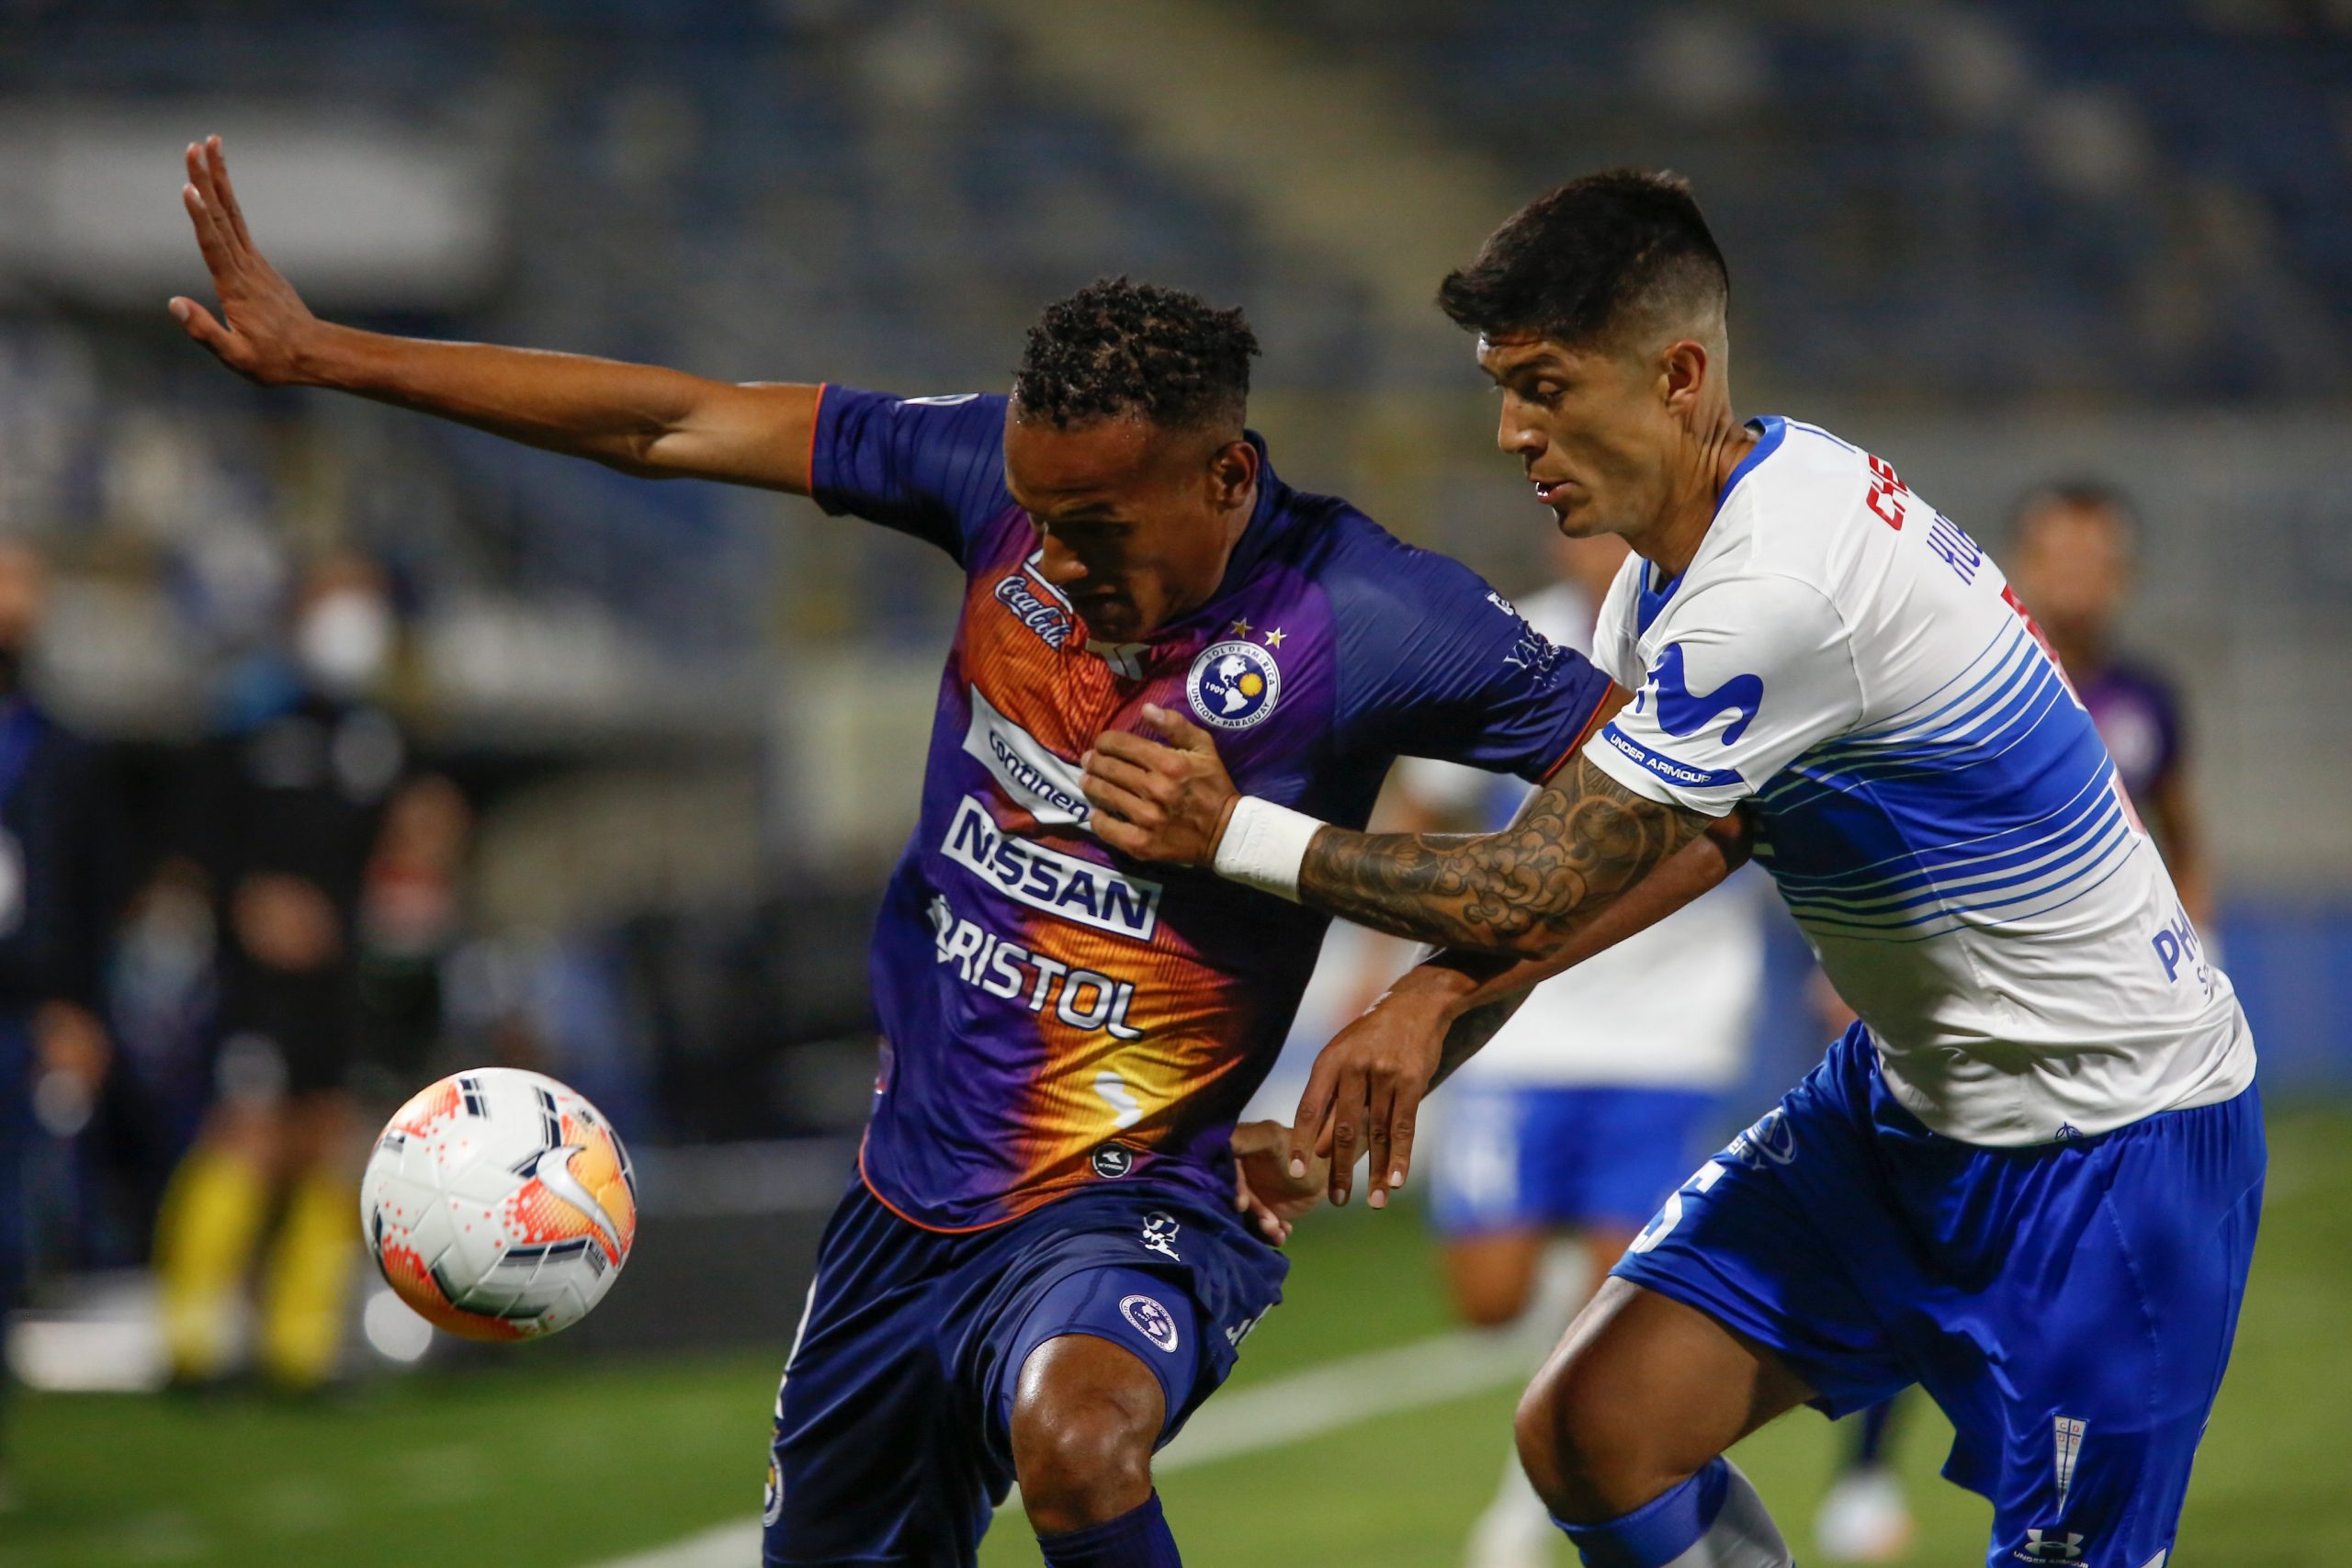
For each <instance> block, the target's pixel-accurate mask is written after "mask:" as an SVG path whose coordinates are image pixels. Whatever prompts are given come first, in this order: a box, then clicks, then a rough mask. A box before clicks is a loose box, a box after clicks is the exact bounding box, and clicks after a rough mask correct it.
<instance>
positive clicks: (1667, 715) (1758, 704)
mask: <svg viewBox="0 0 2352 1568" xmlns="http://www.w3.org/2000/svg"><path fill="white" fill-rule="evenodd" d="M1649 685H1650V688H1651V690H1653V691H1655V692H1657V726H1658V728H1660V729H1663V730H1665V731H1666V732H1667V733H1668V735H1673V736H1685V735H1696V734H1698V733H1699V731H1701V730H1702V729H1704V728H1707V726H1708V725H1710V724H1712V723H1713V722H1714V720H1715V718H1716V716H1718V715H1720V714H1722V713H1724V711H1725V710H1726V709H1728V710H1729V711H1730V712H1731V713H1732V714H1734V715H1735V717H1734V718H1733V719H1732V721H1731V722H1730V723H1729V724H1727V725H1725V726H1724V735H1723V743H1724V745H1726V746H1728V745H1730V744H1731V743H1732V742H1733V741H1735V740H1737V739H1739V738H1740V737H1741V736H1743V735H1745V734H1747V727H1748V725H1749V724H1750V723H1751V722H1753V721H1754V719H1755V717H1756V716H1757V714H1758V713H1759V712H1760V711H1762V709H1763V706H1764V682H1763V681H1762V680H1761V679H1760V678H1758V677H1757V676H1754V675H1734V676H1733V677H1732V678H1731V679H1730V680H1728V681H1725V682H1724V683H1723V684H1722V685H1720V686H1717V687H1716V688H1715V689H1714V690H1713V691H1712V692H1693V691H1691V688H1690V687H1689V686H1688V685H1687V684H1685V683H1684V681H1683V674H1682V645H1681V644H1680V643H1679V642H1673V643H1668V644H1667V646H1666V649H1665V650H1664V651H1663V652H1661V653H1660V654H1659V655H1658V656H1657V664H1655V665H1653V666H1652V667H1651V669H1650V678H1649Z"/></svg>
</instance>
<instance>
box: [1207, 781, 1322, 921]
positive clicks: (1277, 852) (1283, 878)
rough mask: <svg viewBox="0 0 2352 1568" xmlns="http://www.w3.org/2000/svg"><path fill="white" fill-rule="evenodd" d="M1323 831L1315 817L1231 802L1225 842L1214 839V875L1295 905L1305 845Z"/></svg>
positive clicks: (1260, 803) (1246, 799) (1248, 801)
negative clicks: (1231, 808)
mask: <svg viewBox="0 0 2352 1568" xmlns="http://www.w3.org/2000/svg"><path fill="white" fill-rule="evenodd" d="M1322 827H1323V822H1322V820H1321V818H1315V817H1309V816H1308V815H1306V812H1304V811H1293V810H1292V809H1291V808H1290V807H1287V806H1276V805H1275V804H1274V803H1273V802H1272V801H1271V800H1261V799H1259V798H1258V797H1257V796H1256V795H1243V796H1242V797H1241V798H1240V799H1239V800H1237V801H1235V802H1234V803H1233V815H1232V816H1231V817H1229V818H1227V819H1226V824H1225V837H1224V838H1222V839H1219V840H1217V845H1216V874H1218V875H1219V876H1222V877H1225V878H1227V880H1229V881H1233V882H1238V883H1240V884H1241V885H1242V886H1246V887H1255V888H1257V889H1259V890H1260V891H1261V892H1265V893H1275V894H1280V895H1281V896H1282V897H1284V898H1287V899H1289V900H1290V901H1291V902H1292V903H1294V904H1295V903H1297V902H1298V873H1299V868H1300V867H1301V866H1303V865H1305V864H1306V845H1307V842H1308V840H1311V839H1313V838H1314V837H1315V835H1316V833H1317V830H1318V829H1321V828H1322Z"/></svg>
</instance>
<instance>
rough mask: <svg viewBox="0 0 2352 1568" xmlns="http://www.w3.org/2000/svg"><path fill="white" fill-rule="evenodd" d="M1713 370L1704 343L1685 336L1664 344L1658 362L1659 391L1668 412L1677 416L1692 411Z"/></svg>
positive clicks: (1694, 410) (1695, 409)
mask: <svg viewBox="0 0 2352 1568" xmlns="http://www.w3.org/2000/svg"><path fill="white" fill-rule="evenodd" d="M1712 369H1713V365H1712V364H1711V362H1710V360H1709V357H1708V355H1707V348H1706V345H1705V344H1702V343H1699V342H1697V341H1695V340H1693V339H1691V338H1687V337H1686V338H1677V339H1676V340H1675V341H1674V342H1672V343H1670V344H1667V345H1666V352H1665V353H1664V354H1663V355H1660V356H1659V359H1658V392H1659V395H1660V397H1661V398H1662V399H1663V400H1664V401H1665V403H1666V406H1667V409H1668V411H1669V412H1673V413H1675V414H1678V415H1688V414H1691V413H1693V412H1696V411H1697V409H1698V405H1699V394H1700V392H1701V391H1702V389H1704V388H1705V386H1706V384H1707V376H1708V373H1709V371H1711V370H1712Z"/></svg>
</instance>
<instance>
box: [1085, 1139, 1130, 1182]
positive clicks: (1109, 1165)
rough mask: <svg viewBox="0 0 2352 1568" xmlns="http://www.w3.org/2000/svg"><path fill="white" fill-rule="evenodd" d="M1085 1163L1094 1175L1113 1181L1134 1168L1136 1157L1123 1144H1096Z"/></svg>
mask: <svg viewBox="0 0 2352 1568" xmlns="http://www.w3.org/2000/svg"><path fill="white" fill-rule="evenodd" d="M1086 1163H1087V1164H1089V1165H1091V1166H1092V1167H1093V1168H1094V1174H1095V1175H1097V1176H1100V1177H1103V1178H1104V1179H1107V1180H1113V1181H1115V1180H1117V1179H1119V1178H1120V1177H1122V1176H1125V1175H1126V1174H1127V1172H1129V1171H1131V1170H1133V1169H1134V1168H1136V1156H1135V1151H1134V1150H1133V1149H1130V1148H1128V1147H1127V1146H1126V1145H1125V1144H1097V1145H1095V1146H1094V1154H1093V1156H1092V1157H1091V1158H1090V1159H1088V1161H1087V1162H1086Z"/></svg>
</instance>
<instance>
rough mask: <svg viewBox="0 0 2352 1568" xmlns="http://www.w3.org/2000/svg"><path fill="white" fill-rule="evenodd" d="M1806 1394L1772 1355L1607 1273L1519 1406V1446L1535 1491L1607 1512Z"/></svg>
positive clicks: (1697, 1463)
mask: <svg viewBox="0 0 2352 1568" xmlns="http://www.w3.org/2000/svg"><path fill="white" fill-rule="evenodd" d="M1812 1397H1813V1390H1812V1389H1810V1388H1809V1387H1807V1386H1806V1384H1805V1382H1804V1380H1803V1379H1802V1378H1800V1377H1798V1376H1797V1375H1796V1373H1794V1372H1793V1371H1791V1370H1790V1369H1789V1368H1788V1367H1787V1366H1786V1365H1785V1364H1784V1363H1783V1362H1782V1361H1781V1359H1779V1358H1778V1357H1776V1356H1775V1355H1774V1354H1773V1353H1772V1352H1771V1351H1770V1349H1769V1348H1765V1347H1763V1346H1760V1345H1758V1344H1756V1343H1755V1342H1753V1341H1751V1340H1747V1339H1745V1338H1743V1337H1740V1336H1738V1335H1737V1334H1735V1333H1734V1332H1732V1331H1731V1330H1730V1329H1728V1328H1726V1327H1725V1326H1724V1325H1723V1324H1721V1323H1719V1322H1717V1321H1716V1320H1715V1319H1713V1318H1712V1317H1710V1316H1708V1315H1707V1314H1705V1313H1703V1312H1701V1311H1700V1310H1698V1309H1697V1308H1695V1307H1692V1306H1689V1305H1686V1304H1684V1303H1681V1302H1678V1301H1674V1300H1671V1299H1669V1298H1668V1297H1666V1296H1662V1295H1659V1294H1658V1293H1657V1292H1654V1291H1649V1290H1645V1289H1644V1288H1642V1287H1641V1286H1638V1285H1635V1284H1634V1283H1632V1282H1630V1281H1629V1280H1623V1279H1616V1278H1611V1279H1610V1280H1605V1281H1603V1282H1602V1284H1601V1287H1600V1291H1599V1292H1598V1293H1596V1294H1595V1295H1594V1297H1593V1299H1592V1301H1591V1302H1590V1303H1589V1304H1588V1305H1587V1306H1586V1307H1585V1309H1584V1311H1583V1312H1582V1313H1580V1314H1578V1315H1577V1320H1576V1322H1575V1323H1574V1324H1572V1325H1570V1326H1569V1329H1568V1333H1567V1337H1566V1338H1564V1339H1563V1340H1562V1341H1561V1342H1560V1346H1559V1348H1557V1349H1556V1350H1555V1351H1554V1352H1553V1353H1552V1356H1551V1358H1550V1359H1548V1360H1547V1361H1545V1362H1544V1368H1543V1370H1542V1371H1540V1372H1538V1373H1537V1374H1536V1378H1535V1381H1534V1382H1533V1383H1532V1384H1531V1385H1530V1386H1529V1388H1528V1391H1527V1393H1526V1395H1525V1397H1524V1398H1523V1399H1522V1400H1521V1404H1520V1435H1521V1454H1522V1455H1523V1456H1524V1457H1525V1458H1526V1460H1527V1461H1528V1467H1529V1472H1530V1474H1531V1476H1532V1477H1533V1479H1534V1480H1535V1482H1536V1484H1537V1487H1538V1489H1539V1490H1540V1491H1543V1492H1544V1493H1545V1494H1546V1495H1547V1496H1549V1497H1555V1498H1572V1497H1577V1496H1582V1497H1586V1498H1588V1499H1589V1500H1590V1501H1591V1502H1592V1503H1593V1505H1594V1506H1593V1507H1591V1508H1590V1509H1589V1512H1590V1513H1591V1515H1592V1517H1611V1514H1612V1513H1622V1512H1625V1511H1628V1510H1630V1509H1632V1508H1634V1507H1638V1506H1641V1504H1643V1503H1645V1502H1646V1501H1648V1499H1649V1498H1650V1497H1652V1496H1655V1495H1657V1493H1658V1492H1660V1491H1663V1490H1664V1489H1665V1488H1666V1487H1667V1486H1668V1485H1671V1484H1673V1483H1675V1482H1677V1481H1679V1480H1680V1479H1681V1478H1683V1477H1685V1476H1689V1475H1691V1474H1694V1473H1696V1472H1698V1471H1699V1470H1700V1469H1702V1468H1703V1467H1704V1466H1705V1465H1706V1463H1707V1462H1708V1461H1710V1460H1712V1459H1713V1458H1714V1457H1715V1456H1716V1455H1717V1454H1719V1453H1722V1452H1723V1451H1724V1450H1725V1449H1727V1448H1729V1447H1731V1446H1732V1445H1733V1444H1734V1443H1736V1442H1737V1441H1739V1439H1740V1438H1744V1437H1746V1436H1747V1435H1748V1434H1749V1433H1750V1432H1753V1431H1755V1430H1756V1429H1757V1428H1758V1427H1761V1426H1763V1425H1764V1424H1765V1423H1766V1422H1768V1421H1770V1420H1772V1419H1773V1418H1774V1417H1776V1416H1781V1415H1782V1414H1784V1413H1785V1412H1787V1411H1789V1410H1792V1409H1793V1408H1795V1407H1796V1406H1797V1405H1799V1404H1804V1403H1805V1402H1806V1401H1807V1400H1809V1399H1811V1398H1812ZM1547 1471H1548V1472H1549V1473H1546V1472H1547Z"/></svg>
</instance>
